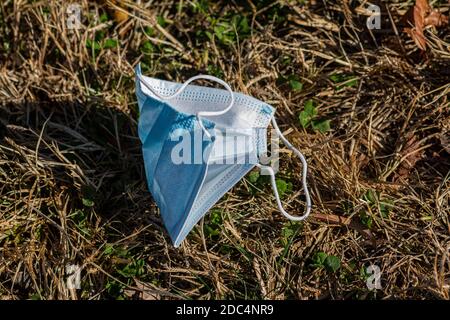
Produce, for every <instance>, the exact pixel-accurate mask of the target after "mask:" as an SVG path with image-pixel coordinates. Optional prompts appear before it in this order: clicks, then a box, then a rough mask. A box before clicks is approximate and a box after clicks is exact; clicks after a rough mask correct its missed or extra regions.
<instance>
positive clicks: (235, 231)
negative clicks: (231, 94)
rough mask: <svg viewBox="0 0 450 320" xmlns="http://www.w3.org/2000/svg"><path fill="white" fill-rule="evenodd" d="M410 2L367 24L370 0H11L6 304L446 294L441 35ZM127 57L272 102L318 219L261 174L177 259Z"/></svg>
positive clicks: (157, 72)
mask: <svg viewBox="0 0 450 320" xmlns="http://www.w3.org/2000/svg"><path fill="white" fill-rule="evenodd" d="M375 2H376V1H375ZM414 3H415V1H411V0H410V1H389V2H383V3H379V2H378V5H379V6H380V8H381V29H374V30H371V31H369V30H368V29H367V27H366V19H367V17H368V14H370V12H368V11H367V10H366V9H365V8H367V6H368V4H367V3H366V2H365V1H351V0H341V1H317V0H315V1H276V2H270V1H264V0H253V1H250V0H249V1H242V2H237V1H234V2H228V1H205V0H198V1H197V0H192V1H183V0H180V1H161V2H155V1H153V2H151V1H135V2H125V1H123V2H121V3H120V5H121V6H120V7H119V6H118V5H119V1H97V2H96V1H86V0H83V1H82V0H79V1H78V2H74V4H75V5H78V6H74V7H68V5H69V2H66V1H10V0H7V1H2V2H1V4H0V9H1V10H0V101H1V109H0V299H25V298H26V299H178V298H186V299H211V298H223V299H235V298H245V299H326V298H332V299H381V298H396V299H405V298H413V299H430V298H439V299H449V295H450V258H449V252H450V251H449V250H450V224H449V212H450V211H449V202H448V197H449V185H450V180H449V162H450V159H449V152H450V148H449V144H448V143H449V142H448V141H449V140H448V139H449V136H448V132H449V128H450V112H449V92H450V33H449V32H448V31H449V27H448V26H440V27H439V28H437V27H433V26H429V27H427V28H426V29H425V30H424V37H425V38H426V48H424V49H425V50H422V49H421V48H419V47H420V43H419V44H417V43H416V42H415V41H414V40H413V39H412V38H411V36H410V34H408V33H406V32H405V31H404V28H405V25H404V24H405V21H404V19H402V17H403V16H404V15H405V13H406V12H407V10H408V9H409V8H411V7H412V6H414ZM430 3H431V5H432V6H433V8H434V9H437V10H439V11H440V12H441V13H443V14H445V15H448V14H449V7H450V5H449V3H448V2H447V1H431V2H430ZM77 8H78V9H79V10H77ZM77 13H79V17H80V19H79V20H78V18H77ZM402 23H403V25H402ZM406 23H408V22H406ZM138 62H141V63H142V66H143V72H144V74H146V75H149V76H154V77H159V78H162V79H170V80H176V81H180V82H182V81H185V80H186V79H188V78H189V77H191V76H193V75H197V74H199V73H203V74H211V75H215V76H217V77H220V78H222V79H224V80H225V81H227V82H228V83H229V84H230V85H231V86H232V88H233V89H234V90H235V91H240V92H243V93H246V94H249V95H251V96H254V97H256V98H257V99H260V100H262V101H265V102H267V103H269V104H271V105H272V106H274V107H275V108H276V109H277V111H276V116H277V119H278V124H279V126H280V127H281V129H282V131H283V132H284V133H285V135H286V136H287V137H288V139H289V140H290V141H292V143H293V144H294V145H295V146H297V147H298V148H299V149H300V150H301V151H302V152H303V153H304V154H305V156H306V157H307V160H308V163H309V175H308V182H309V186H310V189H311V194H312V201H313V211H312V216H311V217H310V218H309V219H308V220H307V221H305V222H302V223H292V222H289V221H287V220H286V219H285V218H284V217H283V216H282V215H281V214H280V213H279V212H278V209H277V207H276V204H275V199H274V197H273V195H272V191H271V188H270V183H269V182H268V181H267V179H265V178H264V177H263V176H259V175H258V172H257V171H256V170H255V171H252V172H251V173H250V174H249V175H247V176H246V177H245V178H244V179H243V180H242V181H241V182H240V183H238V184H237V185H236V186H235V187H234V188H233V189H232V190H231V191H230V192H229V193H227V195H226V196H225V197H223V198H222V199H221V200H220V201H219V203H217V204H216V205H215V207H214V208H213V209H212V210H211V211H210V213H209V214H208V215H207V216H206V217H205V218H204V220H202V221H201V223H200V224H199V225H198V226H197V227H196V228H195V229H194V230H193V231H192V232H191V234H190V235H189V236H188V238H187V240H186V241H185V242H184V243H183V244H182V246H181V247H180V248H178V249H175V248H173V246H172V244H171V242H170V239H169V237H168V235H167V233H166V231H165V229H164V227H163V224H162V221H161V218H160V215H159V212H158V209H157V207H156V205H155V203H154V202H153V200H152V197H151V195H150V193H149V191H148V188H147V183H146V180H145V175H144V172H143V159H142V154H141V145H140V141H139V139H138V137H137V122H138V118H139V114H138V110H137V103H136V98H135V92H134V72H133V68H134V66H135V65H136V64H137V63H138ZM282 151H283V152H282V157H281V162H280V172H279V174H278V181H277V184H278V188H279V190H280V192H281V193H282V201H283V203H284V205H285V206H286V207H287V208H288V209H289V210H290V212H292V213H295V214H301V212H302V211H303V208H304V197H303V192H302V189H301V185H300V183H299V181H300V172H301V165H300V164H299V161H298V160H297V159H296V158H295V157H294V156H292V154H291V153H290V152H289V151H288V150H287V149H283V150H282ZM174 187H176V181H174ZM71 266H72V267H71ZM77 266H78V267H77ZM77 268H79V269H77ZM70 270H80V271H81V273H80V279H81V288H80V289H70V288H68V287H67V275H68V273H70ZM377 275H380V283H378V284H379V286H376V287H377V288H374V286H375V285H376V284H377V281H376V276H377Z"/></svg>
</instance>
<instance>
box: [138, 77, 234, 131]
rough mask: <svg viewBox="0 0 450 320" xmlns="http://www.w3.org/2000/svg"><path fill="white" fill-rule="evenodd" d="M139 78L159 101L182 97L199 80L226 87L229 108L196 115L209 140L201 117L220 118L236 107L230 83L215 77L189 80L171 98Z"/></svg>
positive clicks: (200, 112)
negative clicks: (188, 87)
mask: <svg viewBox="0 0 450 320" xmlns="http://www.w3.org/2000/svg"><path fill="white" fill-rule="evenodd" d="M138 78H139V80H140V82H141V83H143V84H144V86H145V87H146V88H147V89H148V90H150V91H151V93H153V94H154V95H155V96H157V97H158V98H159V99H161V100H170V99H173V98H175V97H177V96H178V95H180V94H181V93H182V92H183V91H184V89H186V87H187V86H188V85H189V83H191V82H193V81H195V80H198V79H204V80H210V81H213V82H217V83H219V84H221V85H222V86H224V87H225V89H227V91H228V92H229V93H230V96H231V99H230V103H229V104H228V106H227V107H226V108H225V109H223V110H219V111H199V112H197V114H196V117H197V120H198V122H199V124H200V127H201V128H202V130H203V132H204V133H205V135H206V136H207V137H208V138H211V135H210V134H209V132H208V130H206V128H205V126H204V125H203V122H202V120H201V117H205V116H206V117H210V116H220V115H222V114H224V113H226V112H228V110H230V109H231V108H232V107H233V105H234V101H235V97H234V92H233V90H231V87H230V86H229V85H228V83H226V82H225V81H223V80H221V79H219V78H216V77H213V76H209V75H203V74H200V75H198V76H195V77H192V78H189V79H188V80H187V81H186V82H185V83H183V85H182V86H181V87H180V88H178V90H177V91H176V92H175V93H174V94H172V95H169V96H164V95H161V94H159V93H158V92H156V90H155V89H153V88H152V87H151V86H150V85H149V84H148V83H147V82H146V81H145V80H144V79H143V78H142V77H141V75H139V74H138Z"/></svg>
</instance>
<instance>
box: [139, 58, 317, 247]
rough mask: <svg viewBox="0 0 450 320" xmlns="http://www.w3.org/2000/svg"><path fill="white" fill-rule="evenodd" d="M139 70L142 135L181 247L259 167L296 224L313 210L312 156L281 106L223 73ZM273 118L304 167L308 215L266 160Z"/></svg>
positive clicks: (154, 188) (151, 177) (155, 187)
mask: <svg viewBox="0 0 450 320" xmlns="http://www.w3.org/2000/svg"><path fill="white" fill-rule="evenodd" d="M135 71H136V96H137V99H138V105H139V111H140V117H139V124H138V132H139V138H140V140H141V142H142V150H143V157H144V164H145V172H146V176H147V182H148V186H149V189H150V192H151V193H152V195H153V198H154V200H155V202H156V204H157V205H158V207H159V209H160V213H161V216H162V219H163V221H164V224H165V227H166V229H167V231H168V233H169V235H170V237H171V239H172V242H173V244H174V246H175V247H178V246H179V245H180V243H181V242H182V241H183V240H184V239H185V238H186V236H187V235H188V233H189V232H190V231H191V230H192V228H193V227H194V226H195V225H196V224H197V223H198V221H199V220H200V219H201V218H202V217H203V216H204V215H205V214H206V213H207V212H208V210H209V209H210V208H211V207H212V206H214V204H215V203H216V202H217V201H219V200H220V198H222V196H223V195H224V194H225V193H226V192H228V191H229V190H230V189H231V188H232V187H233V186H234V185H235V184H236V183H238V182H239V181H240V180H241V179H242V178H243V177H244V176H245V175H246V174H247V173H248V172H249V171H250V170H252V169H253V168H254V167H255V166H257V167H259V168H261V169H262V170H264V172H265V173H266V174H269V175H270V177H271V184H272V189H273V191H274V194H275V198H276V202H277V205H278V207H279V209H280V211H281V213H282V214H283V215H285V216H286V217H287V218H289V219H291V220H296V221H300V220H303V219H305V218H306V217H307V216H308V215H309V212H310V209H311V201H310V197H309V192H308V189H307V185H306V173H307V164H306V160H305V158H304V157H303V155H302V154H301V153H300V152H299V151H298V150H297V149H295V148H294V147H293V146H292V145H291V144H290V143H289V142H288V141H287V140H286V138H285V137H284V136H283V135H282V133H281V131H280V130H279V128H278V126H277V124H276V121H275V118H274V113H275V110H274V108H273V107H271V106H270V105H268V104H266V103H264V102H261V101H259V100H257V99H255V98H252V97H250V96H247V95H244V94H240V93H236V92H233V91H232V90H231V88H230V87H229V85H228V84H227V83H226V82H224V81H222V80H220V79H218V78H216V77H212V76H207V75H200V76H196V77H193V78H191V79H189V80H187V81H186V82H185V83H184V84H179V83H174V82H169V81H164V80H159V79H154V78H149V77H145V76H143V75H142V73H141V68H140V65H138V66H137V67H136V70H135ZM198 79H205V80H210V81H214V82H217V83H219V84H221V85H222V86H224V87H225V89H226V90H223V89H214V88H208V87H202V86H196V85H191V84H190V83H191V82H193V81H195V80H198ZM271 122H272V126H273V127H274V129H275V130H276V132H277V134H278V135H279V136H280V138H281V140H282V141H283V142H284V143H285V144H286V146H288V147H289V148H290V149H292V150H293V152H294V153H295V154H296V155H297V156H299V157H300V160H301V161H302V164H303V181H302V182H303V188H304V192H305V196H306V212H305V214H304V215H303V216H300V217H296V216H292V215H290V214H289V213H287V212H286V211H285V210H284V209H283V207H282V204H281V200H280V197H279V195H278V191H277V187H276V183H275V173H274V170H273V169H272V167H270V166H264V165H262V164H260V163H259V159H260V157H261V156H262V155H263V154H265V153H266V151H267V138H266V137H267V128H268V126H269V124H270V123H271Z"/></svg>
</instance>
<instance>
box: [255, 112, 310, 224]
mask: <svg viewBox="0 0 450 320" xmlns="http://www.w3.org/2000/svg"><path fill="white" fill-rule="evenodd" d="M272 125H273V127H274V129H275V131H276V132H277V134H278V136H279V137H280V138H281V141H283V143H284V144H285V145H286V146H287V147H288V148H289V149H291V150H292V151H293V152H294V153H295V154H296V155H297V156H298V157H299V158H300V161H301V162H302V166H303V173H302V184H303V190H304V192H305V198H306V208H305V213H304V214H303V215H302V216H293V215H290V214H289V213H287V212H286V211H285V210H284V208H283V205H282V203H281V200H280V195H279V194H278V189H277V184H276V180H275V172H274V171H273V169H272V167H270V166H264V165H261V164H259V163H258V164H256V166H257V167H258V168H260V169H265V170H267V171H268V173H269V175H270V182H271V184H272V189H273V193H274V194H275V198H276V200H277V205H278V209H279V210H280V212H281V213H282V214H283V215H284V216H285V217H286V218H288V219H289V220H292V221H302V220H304V219H306V218H307V217H308V216H309V213H310V211H311V197H310V195H309V190H308V185H307V183H306V175H307V173H308V164H307V163H306V159H305V157H304V156H303V154H302V153H301V152H300V151H298V150H297V149H296V148H295V147H294V146H293V145H292V144H291V143H290V142H289V141H288V140H287V139H286V138H285V137H284V135H283V134H282V133H281V130H280V128H278V125H277V122H276V121H275V118H272Z"/></svg>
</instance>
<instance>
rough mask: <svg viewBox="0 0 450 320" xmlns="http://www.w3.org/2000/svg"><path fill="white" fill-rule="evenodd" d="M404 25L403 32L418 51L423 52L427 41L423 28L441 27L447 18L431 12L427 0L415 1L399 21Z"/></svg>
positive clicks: (446, 22) (445, 23) (434, 11)
mask: <svg viewBox="0 0 450 320" xmlns="http://www.w3.org/2000/svg"><path fill="white" fill-rule="evenodd" d="M401 23H402V24H404V25H405V28H404V29H403V31H404V32H406V33H407V34H409V36H410V37H411V38H412V39H413V40H414V42H415V43H416V45H417V47H419V49H420V50H422V51H425V50H426V48H427V41H426V38H425V35H424V33H423V31H424V29H425V27H427V26H434V27H437V28H439V27H443V26H445V25H447V24H448V17H447V16H445V15H443V14H441V13H440V12H438V11H436V10H432V8H431V7H430V5H429V3H428V0H417V1H416V4H415V5H414V7H411V8H410V9H409V10H408V11H407V12H406V13H405V15H404V16H403V17H402V19H401Z"/></svg>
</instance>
